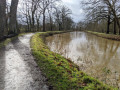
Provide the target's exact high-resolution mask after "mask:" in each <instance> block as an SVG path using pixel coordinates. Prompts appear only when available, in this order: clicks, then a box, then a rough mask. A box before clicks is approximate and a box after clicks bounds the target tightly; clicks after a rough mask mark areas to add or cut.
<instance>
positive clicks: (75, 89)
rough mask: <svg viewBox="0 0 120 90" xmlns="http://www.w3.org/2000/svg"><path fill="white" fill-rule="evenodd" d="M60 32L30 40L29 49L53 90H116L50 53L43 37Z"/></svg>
mask: <svg viewBox="0 0 120 90" xmlns="http://www.w3.org/2000/svg"><path fill="white" fill-rule="evenodd" d="M58 33H62V32H46V33H37V34H35V35H34V36H33V37H32V39H31V48H32V52H33V55H34V56H35V58H36V62H37V63H38V65H39V67H40V68H41V70H42V72H43V74H44V75H45V76H46V78H47V80H48V85H49V86H52V87H53V90H117V89H114V88H112V87H110V86H107V85H105V84H103V83H102V82H100V81H98V80H97V79H94V78H92V77H90V76H88V75H87V74H85V73H84V72H82V71H80V70H79V68H78V66H77V65H75V64H74V63H73V62H71V61H70V60H68V59H65V58H64V57H63V56H61V55H59V54H57V53H54V52H52V51H50V49H49V48H48V47H47V46H46V45H45V43H44V41H43V37H45V36H49V35H53V34H58Z"/></svg>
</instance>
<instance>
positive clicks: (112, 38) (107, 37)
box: [85, 31, 120, 41]
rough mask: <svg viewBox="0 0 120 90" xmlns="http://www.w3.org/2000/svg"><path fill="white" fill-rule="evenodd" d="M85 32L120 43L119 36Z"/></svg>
mask: <svg viewBox="0 0 120 90" xmlns="http://www.w3.org/2000/svg"><path fill="white" fill-rule="evenodd" d="M85 32H88V33H91V34H94V35H96V36H99V37H103V38H106V39H111V40H117V41H120V35H114V34H106V33H99V32H92V31H85Z"/></svg>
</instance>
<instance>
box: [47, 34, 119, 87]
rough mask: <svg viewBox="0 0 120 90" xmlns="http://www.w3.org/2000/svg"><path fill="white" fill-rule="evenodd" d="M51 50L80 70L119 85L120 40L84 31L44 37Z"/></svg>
mask: <svg viewBox="0 0 120 90" xmlns="http://www.w3.org/2000/svg"><path fill="white" fill-rule="evenodd" d="M45 42H46V44H47V45H48V47H49V48H50V50H51V51H54V52H56V53H59V54H61V55H63V56H64V57H66V58H69V59H71V60H72V61H73V62H74V63H76V64H77V65H78V66H79V67H80V69H81V70H83V71H84V72H86V73H87V74H89V75H90V76H93V77H95V78H97V79H99V80H101V81H102V82H104V83H107V84H109V85H112V86H116V87H120V42H119V41H114V40H108V39H104V38H101V37H97V36H95V35H91V34H88V33H85V32H69V33H64V34H57V35H53V36H49V37H46V40H45Z"/></svg>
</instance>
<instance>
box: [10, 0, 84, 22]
mask: <svg viewBox="0 0 120 90" xmlns="http://www.w3.org/2000/svg"><path fill="white" fill-rule="evenodd" d="M8 1H9V2H10V1H11V0H8ZM20 1H22V0H20ZM81 1H83V0H62V3H63V4H64V5H65V6H67V7H68V8H69V9H71V10H72V18H73V20H74V21H75V22H79V21H82V20H84V18H85V14H84V11H83V10H82V6H81V4H80V2H81Z"/></svg>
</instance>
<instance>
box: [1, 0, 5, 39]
mask: <svg viewBox="0 0 120 90" xmlns="http://www.w3.org/2000/svg"><path fill="white" fill-rule="evenodd" d="M5 9H6V0H0V39H2V38H3V35H4V31H5V22H6V20H5V17H6V14H5Z"/></svg>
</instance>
